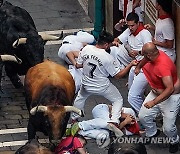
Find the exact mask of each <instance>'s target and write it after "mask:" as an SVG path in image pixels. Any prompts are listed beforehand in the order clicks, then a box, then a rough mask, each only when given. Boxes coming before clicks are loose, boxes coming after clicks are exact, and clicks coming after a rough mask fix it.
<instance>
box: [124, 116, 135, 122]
mask: <svg viewBox="0 0 180 154" xmlns="http://www.w3.org/2000/svg"><path fill="white" fill-rule="evenodd" d="M124 121H125V122H126V124H134V122H135V118H134V117H133V116H132V115H130V114H129V115H127V117H126V119H125V120H124Z"/></svg>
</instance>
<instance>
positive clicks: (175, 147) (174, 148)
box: [169, 142, 179, 153]
mask: <svg viewBox="0 0 180 154" xmlns="http://www.w3.org/2000/svg"><path fill="white" fill-rule="evenodd" d="M178 150H179V142H178V143H175V144H169V152H170V153H176V152H177V151H178Z"/></svg>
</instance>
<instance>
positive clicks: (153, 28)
mask: <svg viewBox="0 0 180 154" xmlns="http://www.w3.org/2000/svg"><path fill="white" fill-rule="evenodd" d="M144 28H146V29H147V30H155V27H154V26H152V25H150V24H146V25H144Z"/></svg>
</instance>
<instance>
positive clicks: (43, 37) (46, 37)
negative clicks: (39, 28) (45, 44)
mask: <svg viewBox="0 0 180 154" xmlns="http://www.w3.org/2000/svg"><path fill="white" fill-rule="evenodd" d="M38 34H39V35H41V37H42V39H43V40H44V41H51V40H60V39H62V38H63V31H62V32H61V35H60V36H59V37H58V36H55V35H50V34H45V33H41V32H39V33H38Z"/></svg>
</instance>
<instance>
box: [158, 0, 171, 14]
mask: <svg viewBox="0 0 180 154" xmlns="http://www.w3.org/2000/svg"><path fill="white" fill-rule="evenodd" d="M157 3H158V4H159V5H160V6H161V7H162V9H163V10H164V11H165V12H167V13H169V14H171V13H172V0H157Z"/></svg>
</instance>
